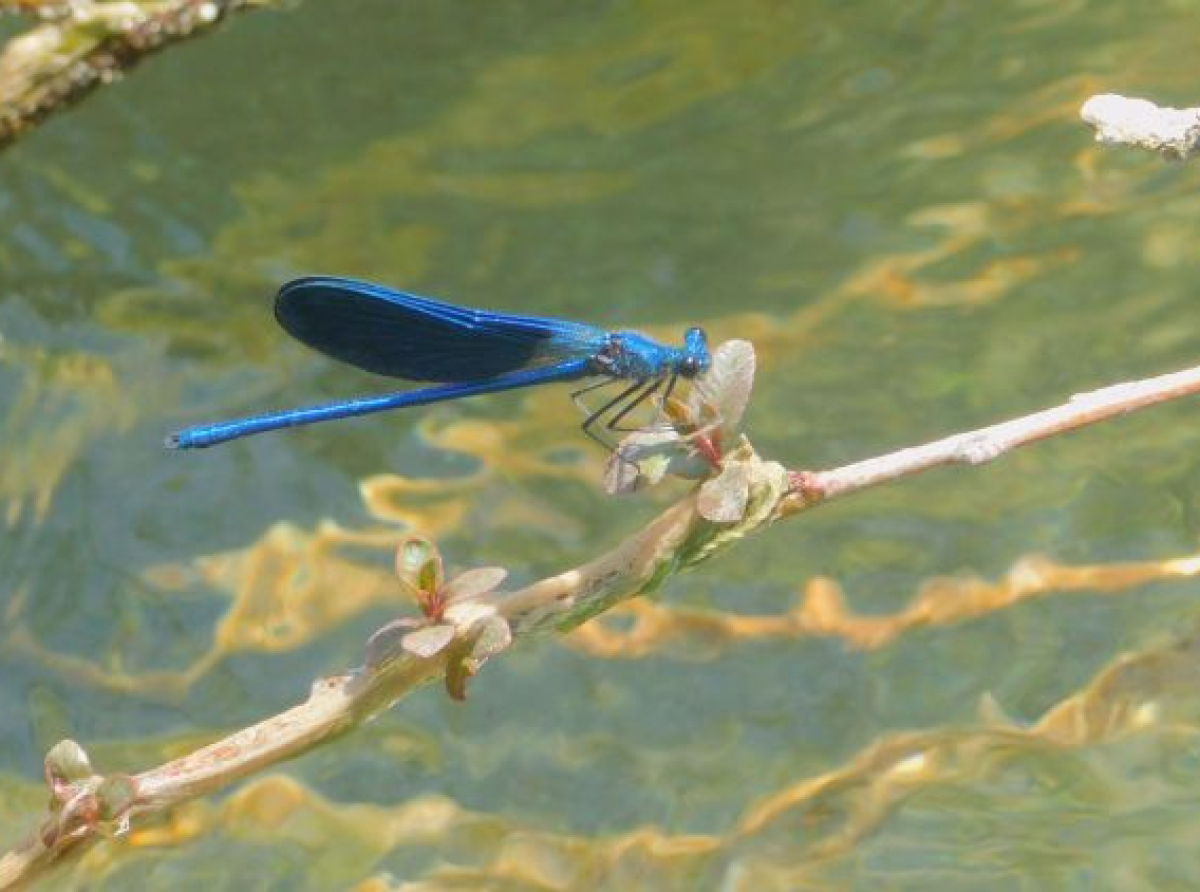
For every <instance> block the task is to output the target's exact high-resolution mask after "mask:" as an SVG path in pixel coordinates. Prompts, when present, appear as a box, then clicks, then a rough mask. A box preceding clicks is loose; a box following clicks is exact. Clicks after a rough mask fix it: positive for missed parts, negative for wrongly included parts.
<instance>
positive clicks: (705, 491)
mask: <svg viewBox="0 0 1200 892" xmlns="http://www.w3.org/2000/svg"><path fill="white" fill-rule="evenodd" d="M749 499H750V468H749V466H748V465H747V464H746V463H745V462H740V461H729V462H725V465H724V467H722V468H721V473H720V474H718V475H717V476H716V477H714V478H713V479H711V480H709V481H707V482H706V483H705V484H704V485H703V486H701V487H700V494H699V495H698V496H697V497H696V510H697V511H699V512H700V516H701V517H703V518H704V519H705V520H711V521H712V522H713V523H734V522H736V521H739V520H741V519H742V517H743V515H745V513H746V504H747V502H748V501H749Z"/></svg>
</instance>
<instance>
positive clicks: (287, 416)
mask: <svg viewBox="0 0 1200 892" xmlns="http://www.w3.org/2000/svg"><path fill="white" fill-rule="evenodd" d="M589 374H591V369H590V366H589V363H588V360H586V359H579V360H575V361H573V362H570V363H563V364H561V365H559V366H557V367H553V368H547V369H524V370H522V371H519V372H514V373H512V374H511V375H501V376H499V377H496V378H490V379H488V380H485V381H474V382H467V383H462V384H447V385H445V386H443V387H426V388H423V389H421V390H410V391H406V392H404V393H387V394H383V395H381V396H368V397H360V398H359V399H354V400H344V401H342V402H337V403H326V404H324V405H321V406H308V407H306V408H303V409H285V410H283V411H281V412H268V413H266V414H263V415H252V416H250V417H249V418H239V419H237V420H235V421H220V422H217V423H216V424H205V425H200V426H198V427H191V428H188V429H187V430H183V431H179V432H178V433H175V434H171V435H170V436H169V437H167V440H166V445H167V447H168V448H171V449H202V448H204V447H206V446H216V445H217V444H218V443H226V442H228V441H230V440H236V439H238V438H239V437H248V436H250V435H251V434H261V433H266V432H267V431H273V430H280V429H282V428H285V427H299V426H300V425H303V424H316V423H317V422H320V421H333V420H334V419H337V418H353V417H356V416H358V415H370V414H372V413H374V412H385V411H387V410H389V409H404V408H407V407H409V406H424V405H428V404H429V403H439V402H444V401H445V400H454V399H459V398H461V397H467V396H475V395H477V394H481V393H497V392H499V391H502V390H516V389H518V388H521V387H530V386H532V385H534V384H544V383H550V382H553V381H574V380H578V379H579V378H584V377H586V376H588V375H589Z"/></svg>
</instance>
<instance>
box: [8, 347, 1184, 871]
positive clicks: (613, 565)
mask: <svg viewBox="0 0 1200 892" xmlns="http://www.w3.org/2000/svg"><path fill="white" fill-rule="evenodd" d="M1196 393H1200V367H1196V368H1192V369H1188V370H1186V371H1181V372H1176V373H1174V374H1169V375H1162V376H1160V377H1157V378H1149V379H1145V380H1142V381H1134V382H1129V383H1125V384H1118V385H1115V386H1112V387H1106V388H1104V389H1103V390H1098V391H1095V392H1092V393H1088V394H1083V395H1079V396H1076V397H1073V398H1072V399H1071V400H1069V401H1068V402H1067V403H1065V404H1063V405H1061V406H1057V407H1055V408H1052V409H1046V410H1044V411H1041V412H1036V413H1034V414H1032V415H1026V416H1023V417H1021V418H1016V419H1013V420H1011V421H1006V422H1002V423H1000V424H995V425H991V426H989V427H985V428H981V429H979V430H975V431H968V432H966V433H962V434H957V435H955V436H952V437H947V438H945V439H942V440H938V441H935V442H932V443H928V444H925V445H923V446H917V447H913V448H910V449H903V450H900V451H898V452H893V453H890V454H888V455H883V456H879V457H877V458H872V459H868V460H866V461H862V462H857V463H855V464H852V465H847V466H845V467H842V468H835V469H832V470H827V471H819V472H813V471H793V472H790V473H787V474H783V473H781V471H782V469H781V468H780V467H779V466H778V465H775V464H774V463H771V462H765V461H762V460H761V459H758V458H757V457H756V456H753V453H752V451H751V452H750V453H749V454H750V458H749V459H748V461H749V464H750V467H751V473H750V477H751V487H750V493H751V494H750V499H749V501H748V503H747V507H746V511H745V514H744V517H743V518H742V519H741V520H739V521H736V522H734V523H727V524H726V523H720V524H718V523H713V522H710V521H707V520H705V519H704V518H703V516H702V515H701V514H700V513H699V511H698V510H697V505H696V497H695V494H694V493H693V494H691V495H689V496H687V497H686V498H684V499H683V500H681V501H680V502H679V503H677V504H676V505H674V506H672V507H671V508H669V509H667V510H666V511H664V512H663V513H662V514H661V515H659V517H658V518H657V519H655V520H654V521H652V522H651V523H650V524H649V525H647V526H646V527H645V528H644V529H643V530H641V531H640V532H638V533H637V534H635V535H633V536H631V537H630V538H628V539H626V540H625V541H624V542H623V543H621V544H620V545H619V546H617V547H616V548H615V549H613V550H612V551H611V552H609V553H608V554H606V555H603V556H601V557H599V558H597V559H595V560H593V561H591V562H589V563H587V564H584V565H582V566H580V567H578V568H576V569H573V570H570V571H567V572H566V573H562V574H559V575H557V576H553V577H550V578H548V579H545V580H542V581H541V582H537V583H535V584H533V585H530V586H528V587H526V588H524V589H522V590H521V591H518V592H514V593H511V594H506V595H491V594H489V595H485V596H482V597H481V598H479V599H478V601H477V602H474V603H473V604H472V610H473V616H474V617H475V618H479V617H481V616H491V617H496V616H498V617H502V618H503V619H504V620H505V621H506V622H507V624H508V626H509V628H510V629H511V631H512V636H513V640H514V641H518V640H530V639H533V638H536V637H539V636H545V635H548V634H562V633H565V632H567V631H569V630H570V629H573V628H575V627H576V626H578V625H579V624H581V623H583V622H586V621H587V620H588V619H591V618H592V617H594V616H596V615H597V614H599V613H602V612H603V611H605V610H607V609H608V608H609V607H611V606H613V605H614V604H616V603H618V602H620V601H622V600H625V599H627V598H631V597H634V596H636V595H639V594H646V593H649V592H651V591H653V590H654V589H656V588H657V587H658V586H659V585H661V584H662V583H663V582H664V581H665V580H666V579H667V578H669V577H670V576H672V575H673V574H674V573H676V572H678V571H679V570H682V569H686V568H688V567H690V566H692V565H694V564H696V563H698V562H699V561H702V560H704V559H706V558H708V557H710V556H712V555H713V554H715V553H716V552H718V551H720V550H722V549H723V548H724V547H726V546H728V545H731V544H733V542H735V541H736V540H737V539H739V538H741V537H742V536H745V535H748V534H750V533H752V532H754V531H756V530H757V529H759V528H761V527H763V526H766V525H768V524H770V523H773V522H774V521H776V520H778V519H780V518H782V517H784V516H786V515H789V514H795V513H797V512H798V511H801V510H804V509H806V508H809V507H813V506H815V505H817V504H820V503H823V502H824V501H827V500H829V499H833V498H838V497H842V496H846V495H849V494H850V493H852V492H857V491H859V490H861V489H865V488H867V487H871V486H877V485H879V484H882V483H885V482H889V481H892V480H896V479H899V478H902V477H906V476H908V475H911V474H916V473H920V472H921V471H925V470H928V469H930V468H933V467H937V466H940V465H948V464H968V465H976V464H980V463H983V462H987V461H991V460H993V459H995V458H998V457H999V456H1001V455H1003V454H1005V453H1007V452H1008V451H1010V450H1012V449H1014V448H1016V447H1018V446H1023V445H1026V444H1029V443H1034V442H1037V441H1038V440H1041V439H1044V438H1046V437H1050V436H1055V435H1058V434H1062V433H1066V432H1068V431H1072V430H1076V429H1078V428H1082V427H1085V426H1087V425H1091V424H1095V423H1097V422H1100V421H1106V420H1109V419H1112V418H1114V417H1116V416H1118V415H1122V414H1125V413H1128V412H1133V411H1136V410H1139V409H1144V408H1147V407H1149V406H1153V405H1156V404H1158V403H1162V402H1166V401H1168V400H1174V399H1179V398H1181V397H1184V396H1189V395H1193V394H1196ZM743 454H745V453H743ZM744 460H745V459H744ZM780 480H783V481H786V482H785V484H784V485H780V484H779V482H778V481H780ZM477 628H478V626H477V624H476V623H474V622H470V623H468V622H464V623H463V624H462V625H461V627H459V628H458V629H457V630H456V636H457V637H458V639H459V640H458V641H456V643H455V644H454V645H451V646H450V647H447V648H445V649H444V650H442V651H440V652H439V653H437V654H436V655H434V656H432V657H428V658H423V657H418V656H416V655H414V654H412V653H408V652H404V651H402V652H400V653H398V654H397V655H396V657H395V658H394V659H391V660H390V661H388V662H384V663H383V664H382V665H379V666H375V667H373V668H361V669H357V670H354V671H352V672H350V673H347V674H346V675H342V676H337V677H333V678H326V679H322V680H321V681H319V682H317V684H316V685H314V687H313V689H312V691H311V693H310V695H309V697H308V699H307V700H305V701H304V702H303V703H300V704H298V705H297V706H294V707H292V708H291V709H289V710H287V711H285V712H283V713H280V714H279V715H276V716H273V717H271V718H269V719H267V720H266V721H263V722H260V723H259V724H257V725H254V726H252V727H250V728H246V729H244V730H242V731H239V732H237V733H236V734H233V735H231V736H229V737H226V738H224V739H222V740H219V741H217V742H215V743H213V744H210V745H209V746H206V747H203V748H202V749H200V750H197V751H196V752H194V753H191V754H190V755H187V756H185V757H183V758H181V759H176V760H173V761H171V762H168V763H166V764H164V765H160V766H157V767H155V768H151V769H149V770H147V771H144V772H142V773H140V774H137V775H133V776H128V777H127V776H123V775H109V776H107V777H105V776H103V775H101V774H98V773H95V772H94V771H92V770H91V767H90V765H88V764H87V762H86V757H82V754H81V758H80V764H82V766H83V767H82V769H79V770H77V771H76V772H75V775H74V776H72V777H65V776H64V775H65V772H64V770H63V769H62V768H61V767H59V766H57V765H56V763H55V762H54V761H53V760H48V765H47V773H48V776H49V778H50V781H51V788H52V797H51V798H52V808H51V812H50V814H49V815H48V816H46V817H45V818H44V819H43V821H42V823H41V826H40V829H39V830H38V831H37V832H35V833H34V834H32V835H31V836H30V837H29V838H28V839H27V840H26V841H24V842H23V843H20V844H18V845H17V846H15V847H14V848H13V849H12V850H11V851H10V852H9V853H8V854H6V855H4V856H3V857H0V889H8V888H12V887H14V886H16V885H18V884H22V883H24V882H28V881H30V880H32V879H34V878H36V877H38V876H40V875H42V874H44V873H45V872H46V871H47V870H49V869H50V868H51V867H52V866H53V865H55V864H56V863H59V862H61V861H63V860H65V858H66V857H67V856H68V855H70V854H75V853H79V852H81V851H83V850H84V849H86V848H87V847H88V846H90V845H92V844H94V843H95V842H96V841H98V840H99V839H101V838H103V837H104V836H105V835H107V834H111V833H112V832H113V831H114V830H119V829H121V828H124V827H127V826H128V825H129V822H130V821H136V820H138V819H140V818H144V817H145V816H147V815H150V814H153V813H156V812H161V811H163V810H165V809H168V808H170V807H172V806H174V805H177V804H179V803H182V802H184V801H186V800H188V799H191V798H194V797H197V796H201V795H205V794H208V793H211V792H214V791H216V790H219V789H221V788H223V787H226V786H228V785H230V784H232V783H234V782H236V781H238V780H240V779H242V778H244V777H247V776H249V775H251V774H254V773H256V772H258V771H261V770H263V769H264V768H267V767H269V766H272V765H275V764H278V763H280V762H283V761H285V760H288V759H291V758H294V757H296V756H298V755H301V754H302V753H304V752H307V751H308V750H310V749H313V748H314V747H316V746H320V745H322V744H324V743H327V742H329V741H331V740H333V739H335V738H336V737H338V736H340V735H342V734H345V733H347V732H349V731H351V730H353V729H354V728H356V727H357V726H358V725H359V724H361V723H362V722H364V721H366V720H367V719H368V718H370V717H371V716H373V715H375V714H377V713H378V712H380V711H382V710H384V709H387V708H389V707H390V706H392V705H393V704H394V703H395V702H396V701H398V700H399V699H401V698H402V697H404V696H406V695H407V694H409V693H411V692H412V691H414V690H415V689H417V688H418V687H420V686H422V685H424V684H427V683H428V682H431V681H435V680H437V679H438V678H440V677H448V676H449V674H450V673H452V672H453V671H454V668H455V665H456V663H459V662H461V660H462V658H463V654H464V653H465V652H466V651H467V650H468V649H469V648H470V646H471V645H472V643H473V638H474V637H475V636H476V635H477V634H478V633H477V631H476V630H477ZM60 746H61V745H60ZM80 753H81V751H80ZM113 791H115V793H114V792H113ZM106 797H107V798H106Z"/></svg>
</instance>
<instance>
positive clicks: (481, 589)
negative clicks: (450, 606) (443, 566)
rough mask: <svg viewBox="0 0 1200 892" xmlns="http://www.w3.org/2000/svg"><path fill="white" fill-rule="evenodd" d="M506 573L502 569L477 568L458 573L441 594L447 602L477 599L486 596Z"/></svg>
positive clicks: (501, 580) (502, 579)
mask: <svg viewBox="0 0 1200 892" xmlns="http://www.w3.org/2000/svg"><path fill="white" fill-rule="evenodd" d="M506 576H508V571H507V570H505V569H503V568H502V567H478V568H476V569H474V570H467V571H466V572H465V573H459V574H458V575H457V576H455V577H454V578H453V579H451V580H450V581H449V582H447V583H446V586H445V588H444V589H443V590H442V594H443V595H444V596H445V598H446V601H447V602H452V601H462V600H465V599H467V598H477V597H479V596H480V595H483V594H487V593H488V592H490V591H492V590H493V589H494V588H496V586H498V585H499V584H500V583H502V582H503V581H504V578H505V577H506Z"/></svg>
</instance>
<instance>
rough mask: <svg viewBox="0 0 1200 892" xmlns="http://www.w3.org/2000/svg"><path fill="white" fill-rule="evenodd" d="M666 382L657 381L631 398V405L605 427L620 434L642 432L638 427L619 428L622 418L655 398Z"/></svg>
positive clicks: (658, 379) (625, 407)
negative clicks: (651, 398)
mask: <svg viewBox="0 0 1200 892" xmlns="http://www.w3.org/2000/svg"><path fill="white" fill-rule="evenodd" d="M665 382H666V379H665V378H657V379H655V380H654V383H653V384H651V385H650V386H649V387H647V388H646V389H645V390H643V391H642V392H641V393H639V394H638V395H637V396H636V397H631V398H630V400H629V403H628V404H627V405H626V406H624V407H623V408H622V409H621V411H620V412H618V413H617V414H616V415H614V416H613V417H612V418H610V419H609V420H608V422H607V423H606V424H605V425H604V426H605V427H606V428H608V429H609V430H610V431H615V432H616V433H618V434H628V433H632V432H633V431H635V430H640V428H636V427H632V428H631V427H618V425H619V424H620V423H621V419H622V418H624V417H625V416H626V415H628V414H629V413H630V412H632V411H633V410H634V409H636V408H637V407H638V406H640V405H641V404H642V403H644V402H646V400H648V399H650V397H652V396H654V394H655V393H657V392H658V389H659V388H660V387H662V386H663V384H664V383H665Z"/></svg>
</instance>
